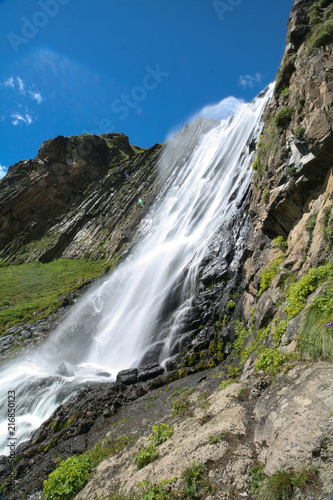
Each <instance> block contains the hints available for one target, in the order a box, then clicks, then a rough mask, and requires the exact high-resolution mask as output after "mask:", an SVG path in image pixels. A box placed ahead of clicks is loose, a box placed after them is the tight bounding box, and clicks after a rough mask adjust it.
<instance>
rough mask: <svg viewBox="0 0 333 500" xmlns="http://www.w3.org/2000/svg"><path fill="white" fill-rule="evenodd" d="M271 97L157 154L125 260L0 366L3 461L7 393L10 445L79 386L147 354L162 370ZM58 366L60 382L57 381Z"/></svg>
mask: <svg viewBox="0 0 333 500" xmlns="http://www.w3.org/2000/svg"><path fill="white" fill-rule="evenodd" d="M272 89H273V86H272V85H271V86H270V87H269V88H268V89H267V90H266V92H263V93H262V94H260V95H259V96H258V98H256V99H255V100H254V101H252V102H251V103H250V104H241V105H240V109H239V112H238V113H237V114H236V115H234V116H232V117H231V118H229V119H226V120H223V121H221V122H220V121H212V120H202V119H199V120H198V121H197V122H195V123H193V124H190V125H189V126H187V127H186V128H185V129H184V130H183V131H181V132H180V133H179V134H177V135H176V137H175V138H174V139H173V140H172V141H170V143H169V145H168V146H167V147H166V148H165V149H164V152H163V154H162V155H161V158H160V165H159V170H160V176H161V191H160V194H159V196H158V199H157V201H156V202H155V204H154V206H153V207H152V209H151V210H150V212H149V217H146V219H145V220H144V222H143V223H142V226H141V229H140V232H139V235H138V238H139V242H138V243H137V245H136V246H135V248H134V249H133V251H132V252H131V253H130V254H129V255H128V257H127V258H126V259H124V261H123V262H122V263H121V264H120V265H119V266H118V267H117V268H116V269H115V270H114V271H113V272H112V273H111V274H110V275H108V276H107V277H105V278H104V279H102V280H100V281H99V282H98V283H97V284H96V285H95V286H93V287H92V288H91V289H90V290H89V291H88V292H87V293H86V294H85V295H84V296H83V297H82V298H80V299H79V300H78V302H77V303H76V304H75V306H74V307H73V308H72V310H71V312H70V314H69V315H68V316H67V317H66V318H65V319H64V320H63V321H62V323H61V324H60V326H59V327H58V328H57V329H56V330H55V331H54V332H53V333H52V334H51V335H50V337H49V338H48V340H47V341H45V343H44V344H43V345H42V346H41V347H40V348H38V349H36V350H35V351H34V352H33V353H31V354H29V355H27V356H24V357H21V358H17V359H16V360H14V361H13V362H11V363H8V364H6V365H5V366H3V367H2V370H1V389H0V401H1V410H0V418H1V421H0V436H1V437H0V454H1V453H7V452H6V443H7V437H8V436H7V425H8V421H7V405H6V403H7V393H8V391H16V415H17V419H16V429H17V431H16V437H17V438H18V441H17V443H19V442H22V441H24V440H26V439H28V438H29V436H30V435H31V433H32V432H33V431H34V430H35V429H36V428H37V427H39V426H40V425H41V423H42V422H43V421H44V420H46V419H47V418H48V417H49V416H50V415H51V414H52V412H53V411H54V410H55V408H56V407H57V406H59V405H60V404H61V403H63V402H64V401H66V400H67V399H68V398H69V397H70V396H71V395H72V394H73V392H74V391H75V390H76V389H77V388H78V387H79V386H80V385H82V384H83V383H85V382H88V381H89V382H96V383H97V382H105V381H110V380H111V379H113V380H114V379H115V377H116V374H117V373H118V372H119V371H120V370H122V369H126V368H130V367H133V366H140V363H141V360H142V359H144V356H145V355H146V353H147V352H155V353H156V356H157V359H156V360H158V361H159V362H160V363H161V364H162V365H165V363H166V361H167V360H168V359H169V358H170V356H171V355H172V353H173V347H174V343H175V339H176V337H177V331H178V330H179V327H180V324H181V322H182V319H183V318H184V317H185V316H186V313H187V312H188V311H189V310H190V308H191V302H192V299H193V289H194V287H195V285H196V282H197V279H198V269H199V267H200V264H201V262H202V259H203V257H204V255H205V253H206V251H207V248H208V247H209V245H210V244H211V242H212V240H213V239H214V235H215V234H216V232H217V230H218V228H219V227H220V226H221V223H222V222H223V221H226V220H228V219H230V218H231V217H232V216H233V215H234V214H235V213H236V212H237V210H238V209H239V208H238V207H239V205H240V202H241V200H243V199H244V194H245V193H246V192H247V190H248V188H249V184H250V181H251V176H252V169H251V163H252V161H253V154H249V144H250V142H251V140H252V139H253V138H257V137H258V135H259V133H260V129H261V126H262V125H261V116H262V113H263V111H264V109H265V106H266V104H267V102H268V100H269V98H270V96H271V93H272ZM225 237H226V238H228V235H227V234H226V235H225ZM62 362H66V364H67V367H68V372H67V376H64V375H60V374H59V370H58V368H59V365H60V364H61V363H62ZM103 372H104V373H105V372H107V373H109V374H110V375H111V377H107V376H105V375H103ZM101 373H102V376H101Z"/></svg>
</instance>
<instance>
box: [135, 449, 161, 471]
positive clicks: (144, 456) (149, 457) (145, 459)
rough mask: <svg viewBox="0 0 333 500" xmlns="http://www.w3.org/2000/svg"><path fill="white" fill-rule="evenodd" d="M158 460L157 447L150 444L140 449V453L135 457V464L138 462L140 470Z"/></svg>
mask: <svg viewBox="0 0 333 500" xmlns="http://www.w3.org/2000/svg"><path fill="white" fill-rule="evenodd" d="M158 458H159V457H158V452H157V450H156V446H154V445H153V444H152V443H150V444H149V445H148V446H146V447H144V446H143V447H141V448H140V450H139V452H138V453H137V454H136V455H135V457H134V462H136V464H137V467H138V470H140V469H142V468H143V467H145V466H146V465H148V464H150V463H152V462H154V461H155V460H157V459H158Z"/></svg>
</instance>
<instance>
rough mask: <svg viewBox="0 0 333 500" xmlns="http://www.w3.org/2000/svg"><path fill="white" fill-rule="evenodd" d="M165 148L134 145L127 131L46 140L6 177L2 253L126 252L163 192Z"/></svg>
mask: <svg viewBox="0 0 333 500" xmlns="http://www.w3.org/2000/svg"><path fill="white" fill-rule="evenodd" d="M160 151H161V146H159V145H155V146H153V147H152V148H149V149H147V150H144V149H141V148H138V147H135V146H131V145H130V144H129V142H128V139H127V137H126V136H124V135H123V134H104V135H102V136H93V135H84V136H80V137H70V138H67V137H57V138H56V139H51V140H48V141H46V142H45V143H44V144H43V145H42V146H41V148H40V150H39V152H38V155H37V157H36V158H35V159H34V160H28V161H23V162H19V163H17V164H15V165H13V166H12V167H10V169H9V172H8V174H7V176H6V177H5V178H4V179H3V180H2V182H1V193H0V207H1V208H0V211H1V215H0V259H3V260H4V261H6V262H7V263H8V262H15V263H22V262H30V261H34V260H40V261H51V260H52V259H55V258H60V257H61V258H80V257H85V258H87V259H101V258H105V257H106V256H107V257H108V259H109V260H111V259H112V258H114V257H115V256H119V255H120V254H121V253H122V252H123V251H124V250H125V249H126V248H127V247H128V244H129V243H130V242H131V240H132V238H133V235H134V233H135V232H136V230H137V228H138V226H139V224H140V222H141V220H142V219H143V218H144V217H146V214H147V210H148V208H149V206H150V204H151V202H152V201H153V199H154V197H155V195H156V190H157V182H156V163H157V157H158V154H159V152H160ZM140 198H142V200H144V205H145V209H144V208H143V207H142V204H140V203H139V202H138V199H140Z"/></svg>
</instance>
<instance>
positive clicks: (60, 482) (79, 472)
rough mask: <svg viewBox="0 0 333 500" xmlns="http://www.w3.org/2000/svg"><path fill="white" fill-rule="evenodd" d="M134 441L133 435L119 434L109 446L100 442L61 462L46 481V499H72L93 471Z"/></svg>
mask: <svg viewBox="0 0 333 500" xmlns="http://www.w3.org/2000/svg"><path fill="white" fill-rule="evenodd" d="M133 441H134V438H133V436H119V437H118V438H117V439H116V440H115V441H113V442H112V443H109V444H108V446H102V444H101V443H100V442H99V443H97V445H96V446H95V447H94V448H92V449H91V450H88V451H86V452H85V453H83V454H82V455H80V456H73V457H70V458H68V459H67V460H64V461H62V462H60V464H59V466H58V467H57V469H55V470H54V471H53V472H51V474H50V475H49V478H48V480H47V481H44V496H45V500H71V499H72V498H74V497H75V496H76V494H77V493H78V492H79V491H80V490H81V489H82V488H83V486H84V485H85V484H86V483H87V482H88V480H89V478H90V473H91V471H92V470H93V469H94V468H95V467H96V466H97V465H98V464H99V463H101V462H102V461H103V460H104V459H105V458H107V457H108V456H110V455H113V454H116V453H118V452H119V451H121V450H122V449H124V448H125V446H127V445H128V444H130V443H132V442H133Z"/></svg>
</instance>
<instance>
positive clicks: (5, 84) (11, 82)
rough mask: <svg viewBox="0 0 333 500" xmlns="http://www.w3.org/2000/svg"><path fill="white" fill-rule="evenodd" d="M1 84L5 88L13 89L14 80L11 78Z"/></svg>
mask: <svg viewBox="0 0 333 500" xmlns="http://www.w3.org/2000/svg"><path fill="white" fill-rule="evenodd" d="M3 84H4V86H5V87H12V88H14V87H15V85H14V78H13V77H12V76H11V77H10V78H8V80H6V81H5V82H4V83H3Z"/></svg>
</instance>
